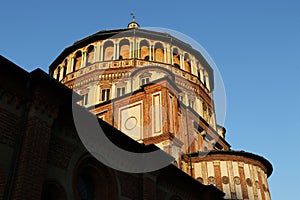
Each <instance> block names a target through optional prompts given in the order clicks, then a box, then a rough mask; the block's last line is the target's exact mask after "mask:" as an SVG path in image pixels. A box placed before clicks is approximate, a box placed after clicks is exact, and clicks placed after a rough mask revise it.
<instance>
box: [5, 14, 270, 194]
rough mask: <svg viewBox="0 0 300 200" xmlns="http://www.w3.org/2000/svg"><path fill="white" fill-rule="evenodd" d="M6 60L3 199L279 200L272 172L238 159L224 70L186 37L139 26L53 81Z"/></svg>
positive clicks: (88, 44) (78, 50)
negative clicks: (222, 98) (219, 86)
mask: <svg viewBox="0 0 300 200" xmlns="http://www.w3.org/2000/svg"><path fill="white" fill-rule="evenodd" d="M0 59H1V60H0V65H1V69H0V70H1V73H0V76H1V78H0V110H1V112H0V118H1V120H0V157H1V159H0V197H1V198H3V199H5V200H6V199H31V200H35V199H47V200H48V199H49V200H52V199H59V200H65V199H78V200H81V199H82V200H88V199H124V200H129V199H153V200H154V199H158V200H160V199H166V200H179V199H182V200H184V199H203V200H206V199H207V200H215V199H216V200H217V199H249V200H250V199H251V200H269V199H271V197H270V190H269V186H268V180H267V178H268V177H269V176H270V175H271V174H272V170H273V168H272V165H271V163H270V162H269V161H268V160H266V159H265V158H263V157H262V156H259V155H255V154H253V153H250V152H245V151H236V150H232V149H231V146H230V144H229V143H228V142H227V141H226V138H225V136H226V129H225V128H224V127H222V126H221V125H219V124H218V123H217V120H216V115H217V113H216V112H215V105H214V98H213V91H214V70H213V68H212V66H210V64H209V62H208V61H207V60H206V59H205V57H204V56H203V55H202V54H201V52H199V51H197V50H195V49H194V48H193V47H192V46H191V45H190V44H188V43H186V42H184V41H182V40H181V39H179V38H177V37H174V36H173V35H171V34H169V33H164V32H159V31H153V30H146V29H142V28H140V26H139V24H138V23H137V22H136V21H135V19H134V18H133V20H132V22H130V23H129V24H128V26H127V28H124V29H117V30H105V31H99V32H97V33H95V34H93V35H90V36H88V37H86V38H84V39H81V40H79V41H77V42H75V43H74V44H73V45H71V46H69V47H67V48H66V49H64V50H63V51H62V53H61V54H60V55H59V56H58V57H57V58H56V59H55V60H54V61H53V62H52V64H51V65H50V66H49V74H46V73H45V72H43V71H42V70H40V69H36V70H34V71H32V72H26V71H24V70H23V69H21V68H20V67H19V66H17V65H15V64H14V63H12V62H11V61H9V60H7V59H6V58H4V57H0Z"/></svg>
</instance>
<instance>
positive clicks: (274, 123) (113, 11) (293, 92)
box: [0, 0, 300, 200]
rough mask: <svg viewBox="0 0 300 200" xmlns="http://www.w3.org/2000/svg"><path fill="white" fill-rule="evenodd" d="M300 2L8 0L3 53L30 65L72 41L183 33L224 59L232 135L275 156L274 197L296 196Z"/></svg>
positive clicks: (235, 142) (243, 145)
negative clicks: (106, 33)
mask: <svg viewBox="0 0 300 200" xmlns="http://www.w3.org/2000/svg"><path fill="white" fill-rule="evenodd" d="M299 9H300V3H299V1H296V0H295V1H276V0H275V1H268V0H266V1H258V0H252V1H249V0H227V1H224V0H222V1H221V0H218V1H217V0H209V1H202V0H191V1H176V0H173V1H169V0H164V1H162V0H160V1H157V0H152V1H133V0H131V1H129V0H120V1H103V2H102V1H91V0H87V1H78V0H73V1H69V0H59V1H58V0H52V1H32V0H27V1H15V0H10V1H3V2H2V3H1V7H0V10H1V12H0V19H1V20H0V27H1V30H0V54H2V55H3V56H5V57H7V58H8V59H10V60H12V61H13V62H15V63H16V64H18V65H19V66H22V67H23V68H25V69H26V70H28V71H31V70H33V69H35V68H37V67H39V68H41V69H43V70H44V71H46V72H47V71H48V69H47V67H48V66H49V64H50V63H51V62H52V61H53V60H54V59H55V57H56V56H58V55H59V53H60V52H61V51H62V50H63V49H64V48H66V47H67V46H69V45H71V44H72V43H73V42H75V41H77V40H79V39H82V38H84V37H86V36H88V35H90V34H93V33H95V32H97V31H99V30H103V29H106V30H109V29H115V28H125V27H126V26H127V24H128V23H129V22H130V20H131V18H130V13H131V12H135V14H136V20H137V21H138V22H139V23H140V25H141V26H143V27H164V28H169V29H173V30H176V31H180V32H182V33H184V34H186V35H188V36H190V37H191V38H193V39H194V40H196V41H197V42H198V43H200V44H201V45H202V46H203V47H204V48H205V49H206V50H207V51H208V53H209V54H210V56H211V57H212V58H213V60H214V61H215V63H216V64H217V66H218V68H219V70H220V72H221V75H222V77H223V81H224V84H225V88H226V95H227V115H226V121H225V127H226V129H227V140H228V141H229V143H230V144H231V145H232V148H233V149H238V150H239V149H241V150H246V151H250V152H254V153H257V154H259V155H262V156H264V157H265V158H267V159H269V160H270V161H271V163H272V164H273V165H274V173H273V175H272V176H271V177H270V178H269V184H270V189H271V195H272V199H273V200H282V199H296V196H298V195H297V189H298V186H299V183H298V180H299V179H300V175H299V174H300V173H299V172H298V166H299V165H300V161H299V159H298V158H299V154H298V153H299V149H298V148H299V147H298V145H299V144H298V141H299V139H300V133H299V130H300V122H299V121H298V120H299V113H300V106H299V102H300V94H299V85H300V84H299V83H300V81H299V75H298V74H299V73H300V62H299V58H300V12H299Z"/></svg>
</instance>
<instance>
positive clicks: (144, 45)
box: [140, 40, 150, 60]
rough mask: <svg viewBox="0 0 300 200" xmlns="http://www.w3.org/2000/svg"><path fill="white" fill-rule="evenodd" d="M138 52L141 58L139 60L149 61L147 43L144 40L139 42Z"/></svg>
mask: <svg viewBox="0 0 300 200" xmlns="http://www.w3.org/2000/svg"><path fill="white" fill-rule="evenodd" d="M140 51H141V56H140V58H141V59H144V60H149V58H150V55H149V53H150V52H149V42H148V41H146V40H142V41H141V42H140Z"/></svg>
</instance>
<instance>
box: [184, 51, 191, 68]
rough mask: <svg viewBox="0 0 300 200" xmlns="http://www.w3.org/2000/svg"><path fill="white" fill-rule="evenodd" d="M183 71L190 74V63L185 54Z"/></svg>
mask: <svg viewBox="0 0 300 200" xmlns="http://www.w3.org/2000/svg"><path fill="white" fill-rule="evenodd" d="M184 69H185V71H187V72H189V73H191V62H190V57H189V55H188V54H187V53H186V54H184Z"/></svg>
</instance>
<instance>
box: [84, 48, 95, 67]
mask: <svg viewBox="0 0 300 200" xmlns="http://www.w3.org/2000/svg"><path fill="white" fill-rule="evenodd" d="M94 56H95V47H94V46H93V45H91V46H89V47H88V49H87V58H86V64H87V65H91V64H93V63H94Z"/></svg>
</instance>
